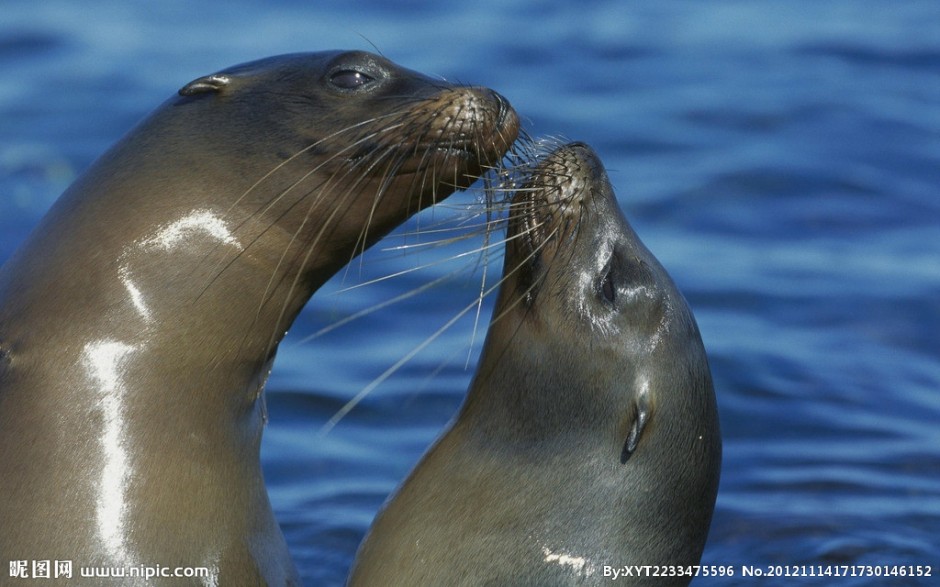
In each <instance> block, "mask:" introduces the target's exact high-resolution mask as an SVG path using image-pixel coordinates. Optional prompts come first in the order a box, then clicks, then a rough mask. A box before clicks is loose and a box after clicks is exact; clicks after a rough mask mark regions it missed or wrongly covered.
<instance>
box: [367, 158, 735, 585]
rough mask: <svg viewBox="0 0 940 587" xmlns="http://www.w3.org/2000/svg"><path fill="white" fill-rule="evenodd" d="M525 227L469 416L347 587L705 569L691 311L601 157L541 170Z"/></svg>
mask: <svg viewBox="0 0 940 587" xmlns="http://www.w3.org/2000/svg"><path fill="white" fill-rule="evenodd" d="M510 210H511V213H510V219H509V229H508V236H507V243H506V256H505V260H504V270H503V282H502V283H501V285H500V292H499V296H498V298H497V302H496V307H495V309H494V311H493V319H492V321H491V323H490V329H489V332H488V334H487V338H486V343H485V344H484V348H483V354H482V357H481V359H480V364H479V366H478V368H477V372H476V375H475V377H474V380H473V383H472V384H471V386H470V390H469V392H468V395H467V398H466V401H465V402H464V405H463V407H462V408H461V410H460V413H459V414H458V416H457V417H456V419H455V420H454V421H453V422H452V423H451V424H450V426H449V427H448V429H447V430H446V431H445V432H444V434H443V436H442V437H441V438H440V439H439V440H438V441H437V442H436V443H435V444H434V445H433V446H432V448H431V449H430V450H429V451H428V453H427V454H426V455H425V456H424V457H423V459H422V460H421V462H420V463H419V464H418V465H417V467H416V468H415V470H414V471H413V472H412V473H411V475H410V476H409V477H408V479H407V480H406V481H405V482H404V483H403V485H402V486H401V487H400V488H399V489H398V490H397V492H396V493H395V494H394V495H393V496H392V497H391V498H390V500H389V501H388V502H387V503H386V505H385V506H384V508H383V510H382V511H381V512H380V513H379V515H378V516H377V518H376V520H375V522H374V524H373V526H372V528H371V530H370V531H369V534H368V535H367V536H366V538H365V540H364V542H363V544H362V545H361V546H360V549H359V552H358V555H357V558H356V561H355V563H354V566H353V569H352V572H351V574H350V580H349V584H350V585H354V586H360V585H363V586H364V585H379V584H381V585H401V586H404V585H408V586H410V587H414V586H425V585H427V586H430V585H533V586H534V585H538V586H546V585H601V584H604V585H606V584H607V583H608V582H609V581H610V580H611V578H612V573H613V569H616V570H618V571H621V570H622V568H623V567H625V566H633V565H681V566H686V565H696V564H698V562H699V559H700V558H701V555H702V550H703V548H704V545H705V539H706V536H707V533H708V527H709V524H710V522H711V517H712V511H713V508H714V504H715V498H716V495H717V490H718V478H719V469H720V463H721V437H720V433H719V424H718V413H717V409H716V402H715V395H714V390H713V388H712V381H711V375H710V371H709V367H708V361H707V359H706V356H705V350H704V348H703V346H702V340H701V337H700V335H699V330H698V327H697V326H696V323H695V319H694V318H693V316H692V313H691V311H690V310H689V307H688V305H687V304H686V302H685V300H684V299H683V297H682V295H681V294H680V293H679V291H678V289H677V288H676V286H675V284H674V283H673V281H672V280H671V279H670V278H669V275H667V273H666V271H665V270H664V269H663V267H662V266H661V265H660V264H659V262H658V261H657V260H656V258H655V257H653V255H652V254H651V253H650V252H649V250H647V249H646V247H644V246H643V244H642V243H641V242H640V239H639V238H638V236H637V235H636V233H635V232H634V231H633V229H632V228H631V227H630V225H629V224H628V223H627V220H626V218H624V216H623V213H622V212H621V211H620V208H619V206H618V205H617V201H616V199H615V196H614V193H613V190H612V188H611V185H610V182H609V180H608V178H607V174H606V172H605V171H604V168H603V166H602V164H601V162H600V160H599V159H598V157H597V155H596V154H595V153H594V152H593V151H592V150H591V149H590V148H589V147H587V146H586V145H583V144H578V143H575V144H570V145H565V146H562V147H558V148H557V149H555V150H554V151H553V152H552V153H550V154H549V155H548V156H546V157H545V158H544V159H542V160H541V161H540V162H539V163H538V165H537V167H536V168H535V169H534V171H533V172H532V173H531V175H530V176H529V178H528V180H527V181H526V182H525V184H524V185H522V187H521V188H520V189H519V190H518V191H517V193H516V195H515V196H514V198H513V202H512V204H511V206H510ZM605 566H606V567H609V568H608V569H605ZM605 571H607V572H608V574H606V575H605ZM633 580H634V581H635V582H631V583H628V584H631V585H633V584H647V583H649V584H655V585H666V584H685V583H688V581H689V580H690V578H687V577H686V578H677V577H674V578H666V579H660V578H654V577H650V578H644V577H639V578H636V577H635V578H634V579H633ZM623 582H625V583H626V581H623Z"/></svg>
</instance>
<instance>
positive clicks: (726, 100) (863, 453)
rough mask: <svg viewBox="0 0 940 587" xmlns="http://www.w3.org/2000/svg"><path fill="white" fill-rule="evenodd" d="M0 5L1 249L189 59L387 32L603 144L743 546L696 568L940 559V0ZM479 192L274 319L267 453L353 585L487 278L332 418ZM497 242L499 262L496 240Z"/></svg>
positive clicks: (732, 545)
mask: <svg viewBox="0 0 940 587" xmlns="http://www.w3.org/2000/svg"><path fill="white" fill-rule="evenodd" d="M2 11H3V18H2V19H0V72H2V77H0V259H5V258H6V257H8V256H9V255H10V254H11V253H12V251H13V250H14V248H15V247H16V246H17V244H18V243H20V242H21V241H22V240H23V239H24V238H25V237H26V235H27V234H28V232H29V230H30V228H31V227H32V226H33V225H35V223H36V222H37V221H38V219H39V217H40V216H41V215H42V214H43V212H44V211H45V209H46V208H47V207H48V206H49V205H50V204H51V202H52V201H53V200H54V199H55V198H56V197H57V196H58V195H59V194H60V193H61V192H62V191H63V190H64V189H65V188H66V187H67V186H68V185H69V183H71V181H72V180H74V179H75V177H76V176H77V175H78V174H80V173H81V172H82V170H83V169H85V168H86V167H87V166H88V165H89V164H90V163H91V162H92V161H93V160H94V158H95V157H96V156H98V155H99V154H101V153H102V152H103V151H104V150H105V149H106V148H107V147H108V146H109V145H110V144H111V143H113V142H114V141H115V140H117V139H118V138H119V137H120V136H121V135H122V134H123V133H124V132H126V131H127V130H128V129H129V128H130V127H131V126H132V125H133V124H134V123H135V122H136V121H137V120H139V119H140V118H141V117H142V116H144V115H145V114H146V113H147V112H148V111H149V110H151V109H152V108H154V107H155V106H156V105H158V104H159V103H160V102H162V101H163V100H164V99H165V98H166V97H168V96H169V95H171V94H172V93H174V92H175V91H176V90H177V89H178V88H179V87H180V86H182V85H183V84H185V83H186V82H188V81H190V80H191V79H193V78H195V77H198V76H200V75H203V74H205V73H209V72H212V71H215V70H217V69H219V68H222V67H224V66H228V65H232V64H235V63H239V62H243V61H248V60H252V59H255V58H258V57H262V56H267V55H273V54H278V53H286V52H294V51H306V50H321V49H330V48H363V49H370V48H372V47H373V46H375V47H377V48H378V49H379V50H381V51H382V52H383V53H384V54H386V55H387V56H389V57H390V58H392V59H393V60H395V61H396V62H398V63H400V64H402V65H405V66H407V67H410V68H412V69H416V70H419V71H423V72H425V73H430V74H436V75H441V76H444V77H446V78H448V79H451V80H459V81H462V82H467V83H474V84H483V85H487V86H490V87H493V88H495V89H497V90H498V91H500V92H501V93H502V94H503V95H505V96H506V97H507V98H508V99H509V100H510V101H511V102H512V103H513V105H514V106H515V107H516V109H517V110H518V111H519V112H520V114H521V115H522V116H523V119H524V121H525V125H526V127H527V128H528V130H529V131H530V132H531V133H532V134H534V135H558V136H564V137H567V138H570V139H576V140H582V141H586V142H588V143H590V144H592V145H593V146H594V147H595V148H596V149H597V150H598V151H599V153H600V154H601V156H602V157H603V159H604V161H605V163H606V165H607V167H608V171H609V173H610V176H611V179H612V180H613V182H614V185H615V186H616V188H617V190H618V194H619V197H620V201H621V205H622V206H623V208H624V209H625V211H626V213H627V216H628V217H629V218H630V220H631V222H632V223H633V225H634V227H635V228H636V230H637V231H638V233H639V234H640V235H641V237H642V238H643V239H644V241H645V242H646V244H647V246H648V247H649V248H650V249H651V250H652V251H653V252H654V253H655V254H656V255H657V256H658V258H659V259H660V260H661V261H662V263H663V264H664V265H665V266H666V268H667V269H668V270H669V271H670V273H671V274H672V276H673V278H674V279H675V281H676V282H677V283H678V285H679V287H680V288H681V289H682V290H683V292H684V293H685V295H686V297H687V298H688V300H689V302H690V304H691V306H692V308H693V310H694V312H695V314H696V317H697V319H698V321H699V325H700V327H701V330H702V334H703V338H704V341H705V346H706V348H707V350H708V353H709V356H710V360H711V364H712V370H713V373H714V377H715V384H716V390H717V393H718V402H719V409H720V412H721V422H722V430H723V435H724V455H725V456H724V464H723V471H722V480H721V488H720V492H719V497H718V504H717V509H716V512H715V517H714V521H713V525H712V530H711V534H710V536H709V543H708V546H707V549H706V552H705V555H704V559H703V563H704V564H709V565H735V566H736V567H737V569H738V571H737V574H736V575H735V576H734V577H732V578H724V579H722V580H720V581H717V580H709V579H699V580H696V582H695V583H693V584H722V585H761V584H766V585H780V584H813V585H872V584H877V585H930V584H940V581H938V580H937V579H936V577H937V576H938V575H940V197H938V196H940V34H938V31H940V29H938V24H937V23H940V3H937V2H935V1H932V0H920V1H918V0H910V1H906V2H894V1H890V0H856V1H848V0H817V1H808V0H804V1H785V0H776V1H766V2H746V1H743V0H715V1H713V2H707V3H706V2H695V1H692V0H686V1H679V0H666V1H654V0H644V1H638V2H629V3H627V2H618V1H616V0H607V1H603V0H598V1H587V2H580V3H577V4H575V3H569V2H564V1H563V0H517V1H508V2H495V1H494V0H481V1H479V2H468V3H465V5H464V6H457V5H445V4H444V3H440V2H420V1H413V2H407V3H403V4H402V5H398V6H394V7H393V6H392V5H391V4H387V3H384V2H381V1H380V0H371V1H370V2H358V3H352V2H335V1H329V2H317V3H311V2H299V1H298V2H280V3H277V4H276V5H275V4H262V3H251V2H247V1H233V2H228V3H226V4H224V6H223V5H219V4H213V3H209V2H182V1H179V0H176V1H173V0H168V1H165V2H162V3H144V2H140V3H137V2H120V1H117V0H86V1H84V2H80V3H79V2H68V1H66V0H47V1H45V2H42V3H38V2H31V1H30V2H28V1H26V0H22V1H16V0H6V1H5V2H4V3H3V7H2ZM477 198H479V193H472V192H471V193H466V194H458V195H456V196H454V197H453V198H451V200H449V201H448V203H447V204H446V205H444V206H441V207H439V208H437V209H434V210H430V211H428V212H427V213H425V214H423V215H422V216H421V217H420V218H418V219H416V220H415V221H413V222H412V223H411V224H409V225H408V226H406V227H405V228H404V229H403V231H402V233H401V234H399V236H397V237H396V236H393V237H390V239H389V240H387V241H385V242H383V243H380V244H379V245H377V247H376V248H375V249H374V250H373V251H372V252H371V253H370V254H368V255H367V256H366V257H365V258H363V259H361V260H358V261H356V262H355V263H354V264H353V265H352V266H351V267H350V268H349V269H348V270H347V271H346V272H344V273H343V274H341V275H339V276H337V278H336V279H335V280H334V281H333V282H332V283H331V284H330V285H329V286H328V287H326V288H324V289H323V290H321V292H319V293H318V294H317V296H315V298H314V299H313V301H312V302H311V303H310V304H309V305H308V307H307V309H306V310H305V312H304V313H303V315H302V316H301V318H300V319H299V321H298V323H296V324H295V325H294V327H293V329H292V330H291V333H290V335H289V337H288V339H287V340H286V341H285V343H284V344H282V347H281V350H280V353H279V356H278V361H277V363H276V365H275V370H274V373H273V375H272V377H271V380H270V382H269V387H268V405H269V409H270V415H271V419H270V424H269V426H268V429H267V431H266V433H265V441H264V448H263V461H264V466H265V475H266V478H267V481H268V486H269V490H270V493H271V498H272V502H273V504H274V507H275V510H276V512H277V515H278V519H279V521H280V522H281V524H282V527H283V528H284V531H285V534H286V536H287V540H288V543H289V545H290V548H291V551H292V553H293V556H294V558H295V560H296V561H297V564H298V566H299V568H300V571H301V573H302V575H303V578H304V580H305V583H306V584H307V585H337V584H341V583H342V581H343V578H344V577H345V575H346V570H347V568H348V566H349V564H350V562H351V560H352V556H353V554H354V552H355V548H356V546H357V544H358V542H359V540H360V539H361V537H362V535H363V533H364V532H365V530H366V529H367V527H368V525H369V523H370V521H371V519H372V516H373V515H374V513H375V511H376V510H377V508H378V507H379V505H380V504H381V503H382V501H383V500H384V499H385V497H386V495H387V494H388V493H389V492H390V491H391V490H392V489H393V488H394V487H395V486H396V484H397V483H398V482H399V481H401V480H402V479H403V478H404V476H405V475H406V474H407V472H408V470H409V469H410V467H411V466H413V464H414V463H415V462H416V460H417V459H418V457H419V456H420V454H421V453H422V451H423V450H424V449H425V448H426V447H427V446H428V444H429V443H430V442H431V441H432V439H433V438H434V437H435V435H436V434H437V433H438V432H439V431H440V429H441V428H442V426H443V425H444V424H445V422H446V421H447V420H448V419H449V418H450V417H451V416H452V415H453V414H454V412H455V410H456V408H457V407H458V405H459V404H460V401H461V398H462V396H463V393H464V391H465V389H466V386H467V384H468V382H469V379H470V377H471V375H472V372H473V368H474V365H475V361H476V356H477V353H478V352H479V347H480V345H481V344H482V339H483V330H484V329H485V324H486V322H487V320H488V316H489V309H488V308H489V306H485V307H484V308H483V310H482V316H481V318H480V322H479V324H478V325H476V324H475V320H474V312H473V311H471V312H469V313H468V314H467V315H466V316H465V318H464V319H462V320H460V321H458V322H457V323H456V324H454V325H453V326H452V327H450V328H448V329H446V330H445V331H444V332H443V333H441V334H440V335H439V336H438V337H437V338H436V339H435V341H434V343H433V344H430V345H428V346H427V348H425V349H424V350H423V351H422V352H420V353H418V354H417V355H416V356H415V357H414V358H413V359H411V360H410V361H408V362H407V363H405V364H404V366H402V367H401V368H399V369H397V370H396V371H395V373H394V374H392V375H391V376H390V377H389V378H388V379H386V380H384V382H383V383H381V384H380V385H378V386H377V387H376V389H375V390H374V391H373V392H372V393H371V394H369V395H368V397H367V398H366V399H365V400H364V401H363V402H362V404H360V405H359V406H358V407H357V408H356V409H354V410H353V411H352V413H351V414H350V415H349V416H347V417H346V418H345V419H344V420H342V421H341V422H340V423H339V424H338V425H337V426H336V427H335V428H334V429H332V430H331V431H330V432H329V434H326V435H325V436H324V435H320V434H318V432H319V430H320V428H321V427H322V426H323V425H324V423H325V422H327V420H328V419H329V418H330V417H331V416H333V415H334V414H335V413H336V412H337V410H339V409H340V408H341V406H343V404H344V403H345V402H346V401H348V400H349V399H350V398H352V397H353V396H354V395H356V394H357V393H358V392H359V391H361V390H363V389H364V388H366V387H367V386H369V385H370V383H371V382H372V381H373V380H375V379H376V378H378V377H380V376H382V374H383V373H384V372H385V371H386V370H387V369H389V368H390V367H392V366H393V365H395V364H396V363H397V362H398V361H399V360H400V359H402V358H403V357H404V356H406V355H407V354H409V352H410V351H411V350H412V349H414V348H416V347H418V346H419V345H421V344H422V343H423V342H424V341H425V340H426V339H427V338H428V337H429V336H433V335H435V334H437V332H438V330H439V329H440V328H441V327H443V326H444V325H445V324H447V323H448V322H449V321H450V320H451V319H452V318H453V317H454V316H455V315H457V314H458V313H459V312H461V311H462V310H463V309H464V308H465V307H467V306H468V305H470V304H472V303H473V302H474V299H475V298H476V295H477V293H478V291H479V290H480V287H481V274H482V269H481V266H482V265H483V263H482V259H481V258H480V256H472V257H470V258H468V257H464V258H461V259H457V260H454V261H451V262H444V263H442V262H439V261H441V260H442V259H445V260H446V258H447V257H448V256H452V255H454V254H455V252H456V253H459V252H464V251H469V250H471V249H472V248H473V247H476V246H480V244H481V241H470V242H465V243H461V244H460V245H457V249H456V251H455V249H453V248H451V249H442V250H437V249H435V250H429V251H423V252H421V253H408V254H403V253H402V252H400V251H399V250H397V249H396V247H399V246H400V245H401V244H402V243H414V242H416V237H414V236H411V235H407V234H405V233H407V232H409V231H413V230H414V228H415V227H416V226H427V225H429V224H430V223H436V222H440V221H443V220H446V219H448V218H456V219H460V218H461V217H462V216H465V215H467V214H469V212H468V210H470V209H472V208H473V206H474V203H475V201H476V199H477ZM477 261H481V262H480V263H477ZM488 261H489V265H490V277H489V279H490V280H493V279H494V277H495V275H496V274H497V273H498V271H499V267H500V259H499V256H498V255H495V256H494V258H492V259H489V260H488ZM415 267H420V269H419V270H417V271H414V272H411V273H408V274H406V275H403V276H400V277H396V278H394V279H389V280H385V281H381V282H379V283H376V284H372V285H368V286H363V287H355V288H353V289H348V288H349V287H351V286H354V285H357V284H360V283H365V282H368V281H369V280H371V279H373V278H375V277H380V276H383V275H388V274H391V273H394V272H396V271H400V270H403V269H408V268H415ZM451 272H454V277H453V278H452V279H450V280H448V281H446V282H445V283H443V284H441V285H438V286H435V287H433V288H431V289H430V290H428V291H427V292H424V293H422V294H420V295H416V296H414V297H411V298H408V299H407V300H405V301H403V302H401V303H397V304H394V305H392V306H389V307H387V308H383V309H381V310H378V311H376V312H374V313H371V314H369V315H367V316H364V317H362V318H359V319H357V320H355V321H352V322H350V323H349V324H346V325H343V326H341V327H339V328H336V329H335V330H333V331H331V332H329V333H328V334H324V335H322V336H318V337H316V338H313V339H312V340H307V338H308V337H309V336H310V335H312V334H314V333H316V332H318V331H319V330H320V329H322V328H324V327H327V326H329V325H330V324H333V323H335V322H337V321H338V320H340V319H342V318H345V317H347V316H349V315H352V314H355V313H357V312H360V311H362V310H365V309H368V308H371V307H373V306H375V305H376V304H380V303H382V302H384V301H387V300H390V299H392V298H395V297H397V296H400V295H402V294H404V293H406V292H408V291H411V290H412V289H415V288H420V287H421V286H423V285H425V284H427V283H429V282H430V281H432V280H435V279H437V278H439V277H442V276H444V275H446V274H449V273H451ZM743 565H753V566H755V567H761V568H765V569H766V568H767V567H768V566H772V565H793V566H806V567H811V566H814V565H932V567H933V575H934V578H932V579H926V578H912V577H890V578H865V577H855V578H853V577H848V578H832V577H821V578H819V577H817V578H800V579H794V578H790V579H779V578H777V579H768V578H763V579H754V578H746V577H742V576H741V572H740V569H741V567H742V566H743Z"/></svg>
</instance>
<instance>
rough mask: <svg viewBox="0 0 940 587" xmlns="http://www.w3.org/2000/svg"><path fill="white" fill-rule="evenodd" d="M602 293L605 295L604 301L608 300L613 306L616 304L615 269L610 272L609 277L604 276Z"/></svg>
mask: <svg viewBox="0 0 940 587" xmlns="http://www.w3.org/2000/svg"><path fill="white" fill-rule="evenodd" d="M601 293H603V294H604V299H606V300H607V301H608V302H610V303H611V304H612V303H614V300H615V299H617V290H616V289H614V271H613V269H611V270H610V271H608V272H607V275H605V276H604V283H602V284H601Z"/></svg>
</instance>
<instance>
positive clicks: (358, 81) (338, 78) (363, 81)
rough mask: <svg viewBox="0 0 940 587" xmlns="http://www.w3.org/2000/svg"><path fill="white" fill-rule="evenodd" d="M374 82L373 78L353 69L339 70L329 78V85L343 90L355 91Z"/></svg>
mask: <svg viewBox="0 0 940 587" xmlns="http://www.w3.org/2000/svg"><path fill="white" fill-rule="evenodd" d="M374 81H375V78H374V77H372V76H370V75H366V74H364V73H362V72H361V71H356V70H355V69H341V70H339V71H337V72H334V73H333V75H331V76H330V83H332V84H333V85H334V86H336V87H337V88H340V89H343V90H355V89H357V88H361V87H362V86H365V85H368V84H370V83H372V82H374Z"/></svg>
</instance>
